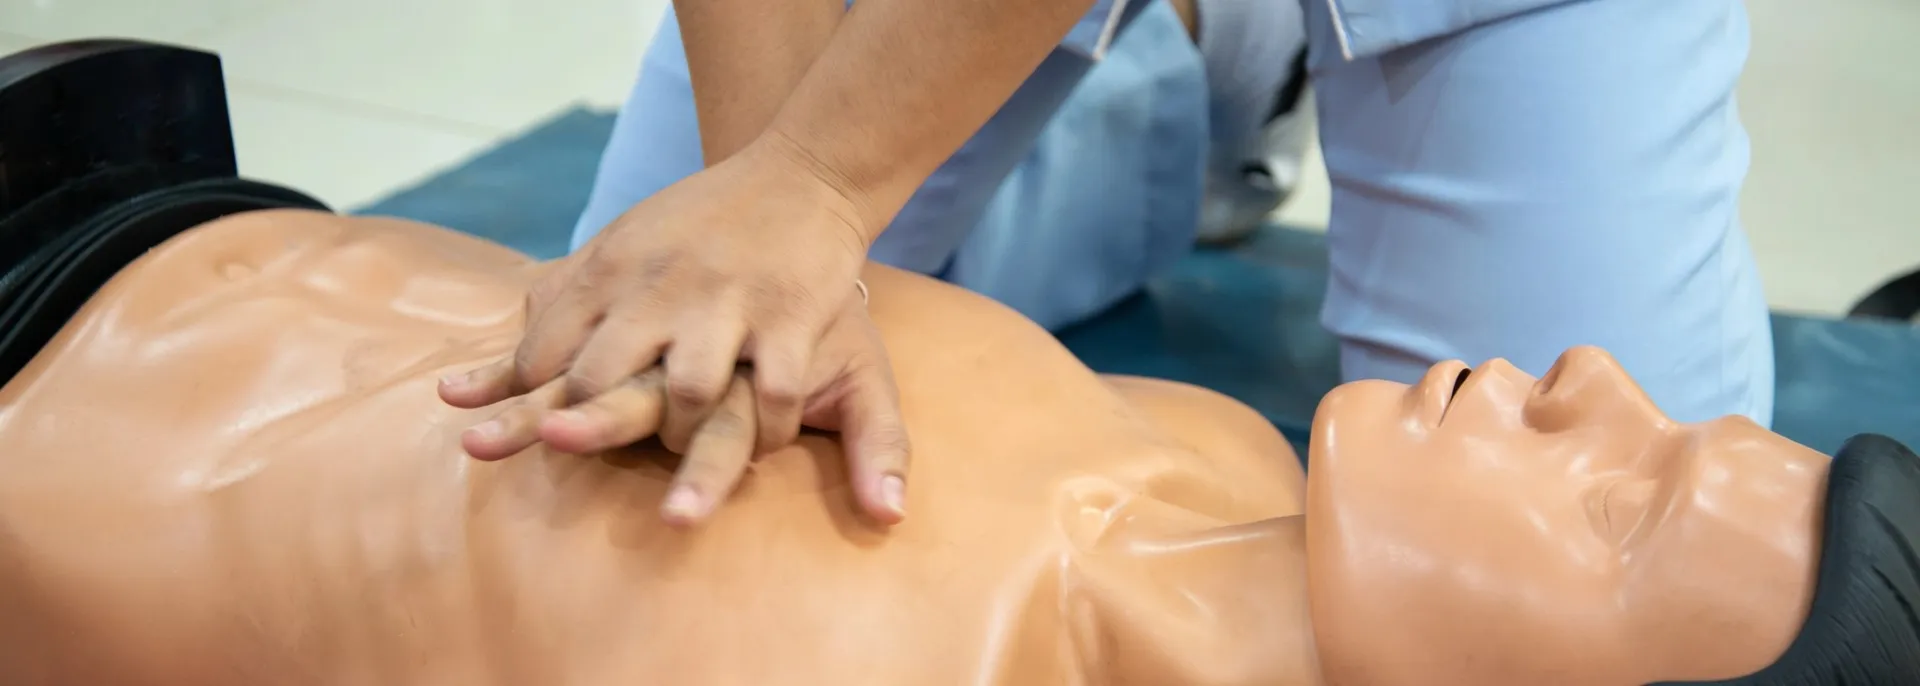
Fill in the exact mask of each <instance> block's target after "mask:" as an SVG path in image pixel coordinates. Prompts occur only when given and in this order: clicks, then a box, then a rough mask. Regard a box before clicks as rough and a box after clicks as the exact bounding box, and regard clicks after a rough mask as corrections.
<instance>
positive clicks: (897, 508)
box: [880, 474, 907, 514]
mask: <svg viewBox="0 0 1920 686" xmlns="http://www.w3.org/2000/svg"><path fill="white" fill-rule="evenodd" d="M880 499H881V500H882V501H885V502H886V504H887V509H889V510H893V511H894V512H895V513H897V514H906V513H907V482H906V481H904V480H902V479H901V478H900V477H898V476H894V475H891V474H889V475H887V478H884V479H881V480H880Z"/></svg>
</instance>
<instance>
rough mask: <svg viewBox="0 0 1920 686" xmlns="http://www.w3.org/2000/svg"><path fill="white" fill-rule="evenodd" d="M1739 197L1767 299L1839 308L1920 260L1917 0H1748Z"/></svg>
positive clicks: (1806, 307)
mask: <svg viewBox="0 0 1920 686" xmlns="http://www.w3.org/2000/svg"><path fill="white" fill-rule="evenodd" d="M1748 11H1749V13H1750V14H1751V16H1752V26H1753V53H1752V57H1751V59H1750V60H1749V61H1748V65H1747V72H1746V74H1745V77H1744V78H1743V79H1742V80H1741V86H1740V109H1741V118H1742V119H1743V120H1744V121H1745V122H1746V124H1747V128H1748V132H1749V133H1750V135H1751V136H1752V139H1753V167H1752V170H1751V172H1750V175H1749V177H1748V181H1747V186H1746V190H1745V193H1744V195H1743V196H1742V198H1741V211H1742V218H1743V221H1744V222H1745V223H1746V226H1747V231H1748V235H1749V236H1750V237H1751V239H1752V241H1753V245H1754V252H1755V255H1756V257H1757V258H1758V259H1759V261H1760V269H1761V275H1762V278H1763V280H1764V284H1765V287H1766V289H1767V296H1768V300H1769V301H1770V302H1771V303H1772V304H1773V305H1774V306H1775V307H1776V308H1781V309H1789V310H1799V311H1810V312H1817V313H1825V314H1840V313H1842V312H1843V311H1844V310H1845V309H1846V308H1847V307H1848V306H1850V305H1851V304H1852V303H1853V301H1854V300H1856V299H1857V298H1859V296H1861V295H1862V294H1864V293H1865V292H1866V291H1868V290H1870V289H1871V288H1873V287H1875V286H1877V285H1878V284H1879V283H1880V282H1881V281H1883V280H1885V279H1886V278H1888V277H1890V276H1892V275H1893V274H1895V273H1898V272H1902V271H1905V270H1908V269H1912V268H1914V267H1915V266H1920V212H1916V211H1915V208H1916V200H1915V193H1916V188H1920V72H1916V71H1915V70H1914V69H1913V65H1915V64H1920V57H1917V56H1916V52H1920V50H1916V49H1915V48H1913V47H1911V46H1912V43H1911V42H1910V38H1911V37H1912V36H1914V35H1915V34H1920V4H1917V3H1914V2H1913V1H1912V0H1850V1H1849V2H1840V3H1824V4H1821V5H1820V6H1819V7H1818V8H1817V9H1816V8H1814V7H1813V6H1810V5H1808V4H1807V3H1805V2H1802V0H1749V2H1748Z"/></svg>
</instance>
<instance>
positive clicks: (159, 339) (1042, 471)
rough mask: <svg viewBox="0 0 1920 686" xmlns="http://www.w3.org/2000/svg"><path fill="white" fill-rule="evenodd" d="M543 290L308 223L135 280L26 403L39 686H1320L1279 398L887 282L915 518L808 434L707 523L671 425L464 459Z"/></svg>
mask: <svg viewBox="0 0 1920 686" xmlns="http://www.w3.org/2000/svg"><path fill="white" fill-rule="evenodd" d="M537 269H538V267H537V266H536V265H533V264H531V263H530V262H529V261H528V260H526V259H525V258H524V257H521V256H519V255H517V254H514V253H512V252H510V251H507V250H505V249H503V248H499V247H497V246H493V245H490V244H487V243H484V242H482V241H479V240H477V239H472V238H469V237H465V236H462V235H458V234H454V233H452V232H448V231H444V230H440V229H435V228H431V227H425V226H421V225H416V224H410V223H405V222H399V221H392V220H377V219H345V218H339V217H332V216H327V215H319V214H307V213H292V212H288V213H256V214H249V215H241V216H239V217H234V218H229V219H226V220H222V221H220V222H216V223H214V224H210V225H207V226H203V227H200V228H199V229H196V230H195V231H193V232H191V233H189V234H187V235H185V236H182V237H180V238H178V239H176V240H174V241H173V242H171V243H169V244H167V245H165V246H163V247H161V248H160V249H158V250H156V251H154V252H152V253H150V254H149V255H148V256H146V257H145V258H143V259H142V260H141V261H139V262H137V263H135V264H134V265H132V266H130V267H128V268H127V269H125V270H123V271H122V272H121V273H120V275H119V276H118V277H116V278H115V279H114V280H113V281H112V282H111V283H110V284H109V285H108V286H107V287H106V288H105V289H103V290H102V291H101V292H100V293H99V295H97V296H96V297H95V298H93V300H92V301H91V302H90V303H89V305H88V306H87V307H86V308H85V310H84V311H82V312H81V313H80V314H79V315H78V316H76V317H75V318H74V319H73V321H72V323H71V324H70V325H69V326H68V327H67V328H66V330H64V331H63V332H62V333H61V334H60V336H59V337H58V338H57V339H56V340H54V341H53V342H52V343H51V344H50V345H49V346H47V348H46V350H45V351H44V352H43V354H42V355H41V356H40V357H39V358H37V359H36V360H35V362H34V363H33V364H32V365H31V366H30V367H29V368H28V369H27V370H26V371H25V372H23V373H22V374H21V375H20V376H19V377H17V378H15V379H14V380H13V381H12V382H11V383H9V384H8V385H7V386H6V387H5V389H4V391H0V618H3V619H0V664H4V665H6V666H7V667H6V670H7V672H8V677H7V683H9V684H18V685H21V686H26V685H37V684H86V685H89V686H92V685H99V684H113V685H137V684H151V685H154V686H177V685H179V684H196V685H200V686H223V685H229V684H231V685H236V686H238V685H252V684H265V683H273V684H354V685H358V684H408V685H427V684H449V685H480V684H503V685H524V684H541V685H543V686H544V685H551V686H570V685H575V684H578V685H597V684H618V683H667V684H672V683H689V684H691V683H699V684H786V685H804V684H823V685H825V684H834V685H847V684H889V685H905V684H1017V685H1025V684H1147V685H1160V684H1268V685H1274V684H1280V685H1284V684H1309V683H1316V682H1317V678H1316V677H1312V676H1309V675H1312V674H1314V673H1315V672H1316V671H1317V666H1316V665H1315V664H1314V662H1315V657H1314V654H1315V653H1314V648H1313V645H1312V637H1311V629H1310V622H1309V621H1308V619H1307V613H1308V610H1307V607H1306V595H1305V591H1304V586H1305V574H1304V562H1303V560H1302V552H1303V547H1304V542H1303V541H1304V534H1303V531H1302V527H1301V526H1300V523H1299V519H1298V518H1286V519H1278V520H1275V519H1273V518H1275V517H1282V516H1285V515H1294V514H1298V513H1300V512H1301V510H1302V506H1301V502H1302V498H1303V493H1304V491H1303V489H1304V485H1303V477H1302V474H1301V472H1300V468H1299V465H1298V462H1297V461H1296V459H1295V457H1294V455H1293V454H1292V452H1291V451H1290V450H1289V449H1288V447H1287V445H1286V443H1285V442H1284V441H1283V440H1281V438H1280V437H1279V436H1278V435H1277V434H1276V433H1275V432H1274V431H1273V429H1272V428H1271V426H1269V425H1268V424H1267V423H1266V422H1265V421H1264V420H1262V419H1261V418H1260V417H1259V416H1258V415H1256V414H1254V413H1253V412H1251V411H1250V410H1248V409H1246V408H1245V407H1243V406H1241V405H1239V404H1237V403H1234V402H1232V401H1230V400H1227V399H1225V398H1222V397H1220V396H1217V395H1213V394H1211V393H1209V392H1206V391H1202V390H1199V389H1194V388H1191V387H1185V386H1179V385H1175V384H1170V383H1163V382H1153V381H1146V380H1139V379H1103V378H1102V377H1099V376H1096V375H1095V374H1093V373H1091V372H1090V371H1088V370H1087V369H1086V368H1085V367H1084V366H1082V365H1081V364H1080V363H1079V362H1078V361H1076V360H1075V359H1074V358H1073V357H1072V356H1071V355H1070V354H1069V353H1068V352H1066V351H1065V350H1064V349H1063V348H1061V347H1060V346H1059V344H1058V343H1056V342H1055V341H1054V340H1053V339H1052V338H1051V337H1049V336H1048V335H1047V334H1046V333H1045V332H1044V331H1042V330H1040V329H1039V328H1037V327H1035V326H1033V325H1032V324H1030V323H1028V322H1026V321H1025V320H1023V319H1021V318H1019V317H1018V316H1017V315H1015V314H1013V313H1011V312H1009V311H1007V310H1004V309H1002V308H1000V307H999V306H997V305H994V304H992V303H990V302H988V301H985V300H984V299H981V298H978V297H975V296H971V295H968V294H965V293H963V292H959V291H957V290H955V289H951V288H949V287H946V286H943V285H940V284H937V283H933V282H929V281H926V280H923V279H919V278H915V277H909V276H904V275H901V274H898V273H895V272H891V271H887V270H884V269H878V268H875V269H870V270H869V272H868V274H867V275H866V278H867V282H868V283H869V284H870V285H871V287H872V291H873V302H872V304H871V309H872V312H873V315H874V319H875V321H876V322H877V323H878V325H879V326H880V328H881V330H882V332H883V334H884V336H885V338H886V342H887V345H888V347H889V351H890V353H891V355H892V358H893V360H894V363H895V370H896V378H897V380H898V381H899V384H900V389H901V394H902V403H903V408H904V410H905V412H906V417H907V423H908V428H909V431H910V432H911V434H912V438H913V445H914V447H915V456H914V460H915V461H914V466H913V473H912V480H911V484H913V485H911V486H910V487H909V493H908V512H909V516H908V519H907V521H906V522H905V523H904V524H902V525H899V526H897V527H894V528H893V529H892V530H891V531H883V530H881V529H878V528H875V527H873V526H872V525H870V524H868V523H866V522H865V521H863V520H862V519H861V518H860V517H859V516H858V515H857V514H856V513H855V511H854V508H853V506H852V501H851V496H850V494H849V493H848V492H847V491H846V486H845V479H844V476H843V473H842V471H841V469H840V466H839V465H840V455H839V453H838V452H837V448H836V446H835V444H834V443H833V441H832V439H831V438H830V437H820V436H807V437H803V439H802V441H801V442H800V443H799V444H798V445H796V446H794V447H791V448H788V449H785V450H782V451H779V452H777V453H774V454H771V455H767V456H765V457H763V458H762V459H761V460H760V461H759V462H758V463H757V465H756V467H755V470H754V472H753V473H752V474H751V475H750V476H749V477H748V479H747V480H746V482H745V484H744V485H743V487H742V488H741V489H740V490H739V491H738V492H737V493H736V494H735V495H734V497H733V498H732V499H731V500H730V501H729V502H728V504H727V505H726V506H725V507H724V508H722V509H721V510H720V512H719V513H718V515H717V516H716V517H715V519H714V520H712V521H711V522H710V523H708V524H706V525H704V526H702V527H700V528H698V529H695V530H693V531H678V530H675V529H672V528H669V527H667V526H665V525H664V524H662V523H661V522H660V520H659V518H658V515H657V512H658V503H659V498H660V497H661V495H662V491H663V489H664V486H665V484H666V482H667V479H668V477H669V475H670V469H671V461H670V460H671V456H669V455H667V454H666V453H665V452H664V451H662V450H660V449H659V448H658V447H657V446H653V445H652V444H648V445H644V446H641V447H637V448H634V449H631V450H628V451H623V452H620V453H617V454H610V455H604V456H589V457H579V456H567V455H555V454H548V453H546V452H544V451H542V450H541V449H538V448H536V449H533V450H531V451H529V452H527V453H524V454H522V455H519V456H516V457H514V458H512V459H509V460H506V461H503V462H498V463H482V462H476V461H473V460H471V459H469V458H468V457H466V456H465V455H464V454H463V453H462V452H461V449H460V446H459V432H460V431H461V430H462V429H463V428H465V427H467V426H469V425H471V424H473V423H474V422H476V421H478V420H480V419H483V418H484V416H485V411H480V412H472V411H461V410H455V409H453V408H450V407H448V406H446V405H444V404H442V403H441V402H440V401H439V400H438V399H437V398H436V396H435V391H434V384H435V382H436V380H437V379H438V377H439V376H440V375H441V374H443V373H446V372H449V371H455V370H463V369H465V368H468V367H471V366H474V365H476V364H479V363H482V362H484V361H486V360H489V359H492V358H493V357H494V356H496V355H500V354H504V353H506V352H508V351H510V350H511V348H512V346H513V345H514V344H515V343H516V342H517V337H518V334H519V332H520V327H521V321H520V319H521V294H522V292H523V289H524V288H525V286H526V285H527V284H528V283H530V282H531V280H532V279H533V278H534V276H535V275H536V270H537ZM934 484H937V486H934ZM1170 580H1178V581H1177V582H1173V581H1170Z"/></svg>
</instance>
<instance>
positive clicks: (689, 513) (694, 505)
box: [660, 486, 700, 519]
mask: <svg viewBox="0 0 1920 686" xmlns="http://www.w3.org/2000/svg"><path fill="white" fill-rule="evenodd" d="M660 511H661V512H664V513H666V515H667V516H668V517H672V518H674V519H694V518H696V517H699V516H700V494H698V493H695V492H693V488H692V487H690V486H675V487H674V488H673V491H672V492H670V493H668V494H667V502H666V503H665V504H663V505H661V506H660Z"/></svg>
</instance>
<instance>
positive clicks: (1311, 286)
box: [362, 110, 1920, 456]
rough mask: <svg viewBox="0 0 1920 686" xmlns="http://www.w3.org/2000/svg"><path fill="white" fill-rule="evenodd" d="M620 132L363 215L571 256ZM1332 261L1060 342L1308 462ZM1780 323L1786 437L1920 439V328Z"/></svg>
mask: <svg viewBox="0 0 1920 686" xmlns="http://www.w3.org/2000/svg"><path fill="white" fill-rule="evenodd" d="M612 129H613V115H611V114H603V113H596V112H590V111H586V110H575V111H571V112H567V113H565V114H562V115H560V116H558V117H556V118H554V119H552V120H550V121H548V122H546V123H545V124H543V125H541V126H539V127H537V128H535V129H534V130H533V131H531V132H530V133H527V134H526V135H524V136H521V137H520V138H517V139H514V140H512V141H509V142H507V143H505V144H503V145H501V146H499V147H497V148H494V149H493V150H490V151H488V152H486V153H483V154H481V155H480V156H478V157H476V158H474V159H472V160H469V161H468V162H467V163H465V164H463V165H461V166H460V167H458V168H455V169H452V170H450V171H447V172H446V173H444V174H441V175H439V176H436V177H434V178H431V179H428V180H426V181H423V182H421V183H420V184H418V185H416V186H414V187H412V188H408V189H406V190H404V191H401V192H399V193H397V194H395V195H394V196H393V197H391V198H388V199H386V200H383V201H380V202H378V203H375V204H374V205H373V206H371V207H368V208H366V209H365V210H362V213H366V214H383V215H392V216H399V217H407V218H410V219H417V220H421V221H426V222H431V223H434V224H439V225H442V226H448V227H452V228H455V229H460V230H462V231H466V232H469V233H472V234H475V235H478V236H482V237H485V238H489V239H492V240H494V241H498V242H500V243H504V244H506V245H510V246H513V247H514V248H517V249H519V250H521V251H524V252H526V253H528V254H531V255H534V256H535V257H541V258H550V257H557V256H560V255H562V254H564V253H565V251H566V247H567V238H568V236H569V235H570V233H571V231H572V229H573V221H574V219H575V216H576V215H577V214H578V213H579V212H580V209H581V208H582V207H584V206H585V205H586V199H587V191H588V189H589V188H590V187H591V184H592V182H593V175H594V172H595V170H596V168H597V166H598V164H599V157H600V149H601V147H602V146H603V145H604V144H605V143H606V140H607V136H608V135H609V133H610V132H611V131H612ZM1326 269H1327V265H1326V242H1325V240H1324V237H1323V236H1321V235H1320V234H1316V233H1310V232H1304V231H1296V230H1289V229H1284V228H1279V227H1269V228H1267V229H1264V230H1263V231H1262V232H1261V233H1260V234H1259V235H1258V236H1256V237H1255V238H1254V239H1253V240H1251V241H1249V242H1247V243H1246V244H1243V245H1240V246H1237V247H1235V248H1234V249H1232V250H1202V251H1198V252H1196V253H1195V254H1194V255H1192V256H1191V257H1189V258H1187V259H1186V260H1184V261H1183V262H1181V263H1180V264H1179V266H1178V267H1177V268H1175V269H1174V270H1173V272H1172V273H1170V274H1168V275H1167V276H1166V277H1165V278H1162V279H1159V280H1158V281H1156V282H1155V283H1154V284H1152V285H1151V286H1149V287H1148V288H1147V289H1146V292H1144V293H1142V294H1140V295H1139V296H1136V297H1134V298H1133V299H1131V300H1128V301H1127V302H1125V303H1122V304H1121V305H1120V306H1119V307H1117V308H1115V309H1114V310H1113V311H1112V312H1109V313H1107V314H1106V315H1103V316H1101V317H1099V318H1097V319H1095V320H1094V321H1091V322H1088V323H1087V324H1085V325H1082V326H1079V327H1076V328H1074V329H1072V330H1069V331H1066V332H1064V333H1062V334H1061V336H1060V338H1061V340H1062V341H1064V342H1065V343H1066V344H1067V346H1068V347H1069V348H1071V349H1072V350H1073V351H1074V353H1075V354H1078V355H1079V356H1080V357H1081V359H1083V360H1086V361H1087V364H1088V365H1090V366H1092V367H1093V368H1094V369H1098V370H1100V371H1103V372H1113V373H1124V374H1139V375H1143V376H1154V377H1160V378H1167V379H1176V380H1180V381H1186V382H1189V383H1194V384H1198V385H1201V386H1206V387H1209V388H1213V389H1215V390H1218V391H1220V392H1222V393H1226V394H1228V395H1231V396H1233V397H1235V398H1238V399H1240V400H1241V401H1242V402H1245V403H1247V404H1248V405H1251V406H1253V407H1254V408H1255V409H1257V410H1259V411H1260V412H1261V413H1262V414H1264V415H1266V417H1267V418H1268V419H1270V420H1272V421H1273V422H1274V424H1275V425H1277V426H1279V427H1280V429H1281V430H1282V431H1284V432H1286V434H1287V436H1288V438H1290V439H1292V440H1293V441H1294V442H1295V444H1296V446H1298V447H1301V448H1302V450H1301V455H1302V456H1304V455H1305V454H1306V452H1305V450H1304V445H1303V444H1304V441H1305V440H1306V432H1307V427H1308V424H1309V422H1310V421H1311V420H1312V417H1313V409H1314V407H1315V405H1317V404H1318V403H1319V401H1320V397H1321V396H1323V395H1325V394H1326V392H1327V391H1328V390H1329V389H1331V388H1333V386H1334V384H1335V383H1337V382H1338V380H1339V375H1338V359H1339V356H1338V350H1337V347H1336V345H1335V343H1334V340H1333V338H1332V336H1331V335H1329V334H1328V333H1327V332H1326V330H1324V329H1322V328H1321V327H1320V324H1319V321H1318V318H1317V315H1318V312H1319V308H1320V299H1321V296H1322V294H1323V293H1324V290H1325V287H1326V279H1327V272H1326ZM1773 331H1774V348H1775V355H1776V362H1777V365H1778V375H1777V383H1778V389H1777V395H1776V400H1775V411H1774V429H1775V430H1777V431H1779V432H1780V433H1782V434H1784V435H1786V436H1788V437H1789V438H1792V439H1794V440H1796V441H1799V442H1801V443H1804V444H1806V445H1808V446H1812V447H1813V448H1816V449H1818V450H1822V451H1826V452H1828V453H1832V452H1833V451H1834V450H1837V449H1838V448H1839V447H1840V442H1841V441H1843V440H1845V439H1846V438H1847V437H1849V436H1852V435H1854V434H1859V433H1881V434H1886V435H1889V436H1892V437H1894V438H1896V439H1899V440H1900V441H1902V442H1904V443H1906V444H1908V445H1920V328H1915V327H1911V326H1904V325H1898V324H1887V323H1880V322H1864V321H1846V320H1833V319H1824V318H1816V317H1802V316H1796V315H1789V314H1778V313H1776V314H1775V315H1774V317H1773Z"/></svg>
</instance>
